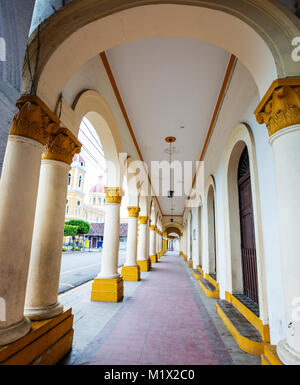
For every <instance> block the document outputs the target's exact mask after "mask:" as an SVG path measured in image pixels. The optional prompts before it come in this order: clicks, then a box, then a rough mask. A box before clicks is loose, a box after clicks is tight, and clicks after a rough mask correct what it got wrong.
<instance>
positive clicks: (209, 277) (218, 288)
mask: <svg viewBox="0 0 300 385" xmlns="http://www.w3.org/2000/svg"><path fill="white" fill-rule="evenodd" d="M205 279H206V280H207V281H209V282H210V283H211V284H212V285H213V286H214V287H215V288H216V290H217V292H219V291H220V287H219V284H218V282H217V281H216V280H214V279H213V277H211V276H210V275H209V274H205Z"/></svg>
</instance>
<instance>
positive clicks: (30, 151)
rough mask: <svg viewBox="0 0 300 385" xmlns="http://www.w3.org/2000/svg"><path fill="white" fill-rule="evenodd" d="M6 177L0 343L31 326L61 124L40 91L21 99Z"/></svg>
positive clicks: (0, 228)
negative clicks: (46, 168)
mask: <svg viewBox="0 0 300 385" xmlns="http://www.w3.org/2000/svg"><path fill="white" fill-rule="evenodd" d="M17 105H18V108H19V110H20V111H19V113H18V114H17V115H16V117H15V118H14V121H13V124H12V128H11V131H10V136H9V139H8V143H7V148H6V154H5V159H4V164H3V169H2V176H1V181H0V197H1V199H0V303H1V306H0V345H6V344H8V343H11V342H13V341H16V340H18V339H20V338H21V337H23V336H24V335H25V334H27V333H28V332H29V331H30V329H31V324H30V321H29V320H28V318H27V317H24V303H25V291H26V285H27V276H28V268H29V259H30V250H31V241H32V232H33V226H34V216H35V209H36V200H37V192H38V184H39V176H40V166H41V155H42V152H43V146H44V145H45V144H46V142H47V140H48V137H49V134H48V132H47V130H48V127H49V126H51V130H52V132H53V131H55V130H56V129H59V126H58V120H57V118H56V117H55V116H54V114H53V113H52V112H51V111H50V110H49V109H48V108H47V107H46V106H45V105H44V104H43V103H42V102H41V101H40V99H39V98H37V97H32V96H27V97H23V98H21V99H20V100H19V101H18V103H17Z"/></svg>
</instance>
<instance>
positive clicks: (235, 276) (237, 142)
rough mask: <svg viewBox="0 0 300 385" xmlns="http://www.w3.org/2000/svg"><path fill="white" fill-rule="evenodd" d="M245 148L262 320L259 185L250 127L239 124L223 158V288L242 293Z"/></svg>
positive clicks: (264, 307)
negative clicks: (241, 177)
mask: <svg viewBox="0 0 300 385" xmlns="http://www.w3.org/2000/svg"><path fill="white" fill-rule="evenodd" d="M245 148H247V151H248V155H249V171H250V180H251V189H252V204H253V227H254V235H255V243H256V258H257V280H258V302H259V314H260V318H261V320H262V321H263V323H264V324H267V323H268V301H267V296H266V277H265V267H264V263H265V262H264V252H263V234H262V227H261V226H262V225H261V219H260V218H261V208H260V206H261V205H260V194H259V185H258V171H257V159H256V150H255V141H254V137H253V134H252V132H251V129H250V127H248V126H247V125H245V124H238V125H237V126H236V127H235V128H234V129H233V130H232V133H231V135H230V138H229V140H228V143H227V146H226V149H225V159H224V160H225V161H224V182H225V183H224V197H225V201H224V203H225V206H224V216H225V247H226V249H225V251H226V255H227V258H226V290H227V291H228V292H230V293H231V294H242V293H243V292H244V285H243V267H242V254H241V244H242V240H241V221H240V202H239V189H238V170H239V162H240V159H241V156H242V153H243V151H244V150H245Z"/></svg>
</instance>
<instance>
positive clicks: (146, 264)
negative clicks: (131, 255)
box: [137, 217, 151, 272]
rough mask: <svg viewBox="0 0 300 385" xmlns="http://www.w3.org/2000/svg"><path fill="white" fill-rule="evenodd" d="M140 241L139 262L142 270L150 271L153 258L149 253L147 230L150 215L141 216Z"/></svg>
mask: <svg viewBox="0 0 300 385" xmlns="http://www.w3.org/2000/svg"><path fill="white" fill-rule="evenodd" d="M139 224H140V227H139V243H138V256H137V259H138V260H137V264H138V265H139V267H140V271H143V272H148V271H150V270H151V260H150V258H149V256H148V253H147V231H148V217H140V218H139Z"/></svg>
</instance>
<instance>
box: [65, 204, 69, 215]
mask: <svg viewBox="0 0 300 385" xmlns="http://www.w3.org/2000/svg"><path fill="white" fill-rule="evenodd" d="M66 213H67V214H69V205H67V207H66Z"/></svg>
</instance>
